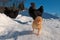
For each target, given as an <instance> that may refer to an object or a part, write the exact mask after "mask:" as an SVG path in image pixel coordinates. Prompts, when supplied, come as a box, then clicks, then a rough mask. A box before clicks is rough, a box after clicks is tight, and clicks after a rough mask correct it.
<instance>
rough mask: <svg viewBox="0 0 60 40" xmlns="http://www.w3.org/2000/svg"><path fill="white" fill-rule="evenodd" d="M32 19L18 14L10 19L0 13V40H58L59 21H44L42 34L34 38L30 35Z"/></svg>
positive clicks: (59, 33) (59, 31)
mask: <svg viewBox="0 0 60 40" xmlns="http://www.w3.org/2000/svg"><path fill="white" fill-rule="evenodd" d="M32 21H33V19H32V18H31V17H29V16H23V15H21V14H19V15H18V16H17V18H16V19H11V18H9V17H7V16H6V15H4V14H1V13H0V40H60V20H59V19H53V18H50V19H44V18H43V24H42V25H43V28H42V33H41V35H39V36H36V35H34V34H33V33H32V27H31V24H32Z"/></svg>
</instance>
